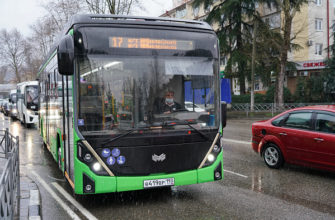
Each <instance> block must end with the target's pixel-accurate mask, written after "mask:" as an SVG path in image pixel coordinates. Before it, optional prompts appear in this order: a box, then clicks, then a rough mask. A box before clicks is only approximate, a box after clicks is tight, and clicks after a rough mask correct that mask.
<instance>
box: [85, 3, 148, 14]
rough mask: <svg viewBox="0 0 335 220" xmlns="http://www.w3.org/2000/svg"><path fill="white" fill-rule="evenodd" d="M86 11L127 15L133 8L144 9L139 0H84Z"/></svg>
mask: <svg viewBox="0 0 335 220" xmlns="http://www.w3.org/2000/svg"><path fill="white" fill-rule="evenodd" d="M85 1H86V5H87V8H88V11H89V12H91V13H94V14H107V13H108V14H117V15H129V14H131V13H133V12H134V10H135V9H141V10H144V8H143V6H142V1H141V0H85Z"/></svg>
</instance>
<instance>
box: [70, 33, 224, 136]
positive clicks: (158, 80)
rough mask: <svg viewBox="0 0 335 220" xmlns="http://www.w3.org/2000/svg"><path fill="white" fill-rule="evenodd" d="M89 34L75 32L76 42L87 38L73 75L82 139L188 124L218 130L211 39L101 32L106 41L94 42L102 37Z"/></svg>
mask: <svg viewBox="0 0 335 220" xmlns="http://www.w3.org/2000/svg"><path fill="white" fill-rule="evenodd" d="M84 30H85V29H84ZM94 31H95V32H94V37H95V38H94V37H93V36H91V32H90V31H87V30H86V31H82V32H81V33H80V35H78V34H77V36H80V41H83V40H84V39H88V40H87V41H88V42H84V43H83V45H86V49H85V51H86V53H82V55H80V56H78V65H79V68H78V70H79V71H78V73H77V84H78V85H79V86H78V92H77V95H78V97H77V100H78V105H79V106H78V116H77V125H78V128H79V130H80V131H81V132H82V133H83V135H85V134H90V133H91V131H101V132H111V133H123V132H125V131H129V130H132V129H141V128H149V129H150V128H155V130H159V131H160V130H162V129H164V131H167V132H168V131H171V130H173V131H176V130H185V129H190V125H191V126H192V127H193V128H195V129H199V130H203V129H217V128H218V126H219V85H218V74H217V72H218V59H217V54H215V50H214V48H215V47H216V40H215V39H216V38H215V36H214V35H212V34H205V35H203V33H199V34H197V33H192V34H188V35H187V34H185V32H178V33H177V32H175V31H171V33H170V32H168V31H166V32H164V36H156V34H157V35H158V34H159V33H161V32H162V31H159V30H155V31H152V30H150V31H145V32H144V33H146V32H147V33H149V34H150V36H146V35H145V34H144V33H142V32H141V31H139V30H136V31H135V32H134V33H133V32H132V31H129V32H126V31H125V30H122V31H124V32H126V33H123V34H124V35H126V36H127V37H124V36H121V37H120V36H119V37H110V35H113V34H106V36H105V38H106V39H108V40H107V41H106V40H105V41H103V40H100V41H99V40H96V37H97V36H99V37H102V38H103V36H104V34H105V33H104V32H102V33H100V34H98V35H97V34H96V32H99V31H100V29H99V28H96V29H94ZM122 31H118V32H116V33H118V34H119V35H120V32H121V33H122ZM139 32H141V33H140V36H139V37H137V36H138V33H139ZM180 33H182V34H180ZM141 34H142V35H141ZM83 35H85V36H83ZM198 35H201V36H202V37H201V36H198ZM181 36H182V37H181ZM185 36H187V37H185ZM204 36H207V38H206V37H204ZM170 38H172V39H177V40H171V39H170ZM90 39H91V41H90ZM93 39H95V40H93ZM75 40H76V39H75ZM205 41H206V42H207V43H206V42H205ZM97 42H107V43H106V44H105V46H103V45H101V44H99V45H98V44H97ZM94 46H95V47H94ZM83 51H84V49H83ZM190 104H191V107H190Z"/></svg>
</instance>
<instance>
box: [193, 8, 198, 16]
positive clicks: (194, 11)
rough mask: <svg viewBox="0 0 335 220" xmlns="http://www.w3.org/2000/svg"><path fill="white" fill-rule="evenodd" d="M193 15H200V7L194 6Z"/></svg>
mask: <svg viewBox="0 0 335 220" xmlns="http://www.w3.org/2000/svg"><path fill="white" fill-rule="evenodd" d="M193 15H194V17H198V15H199V7H196V8H193Z"/></svg>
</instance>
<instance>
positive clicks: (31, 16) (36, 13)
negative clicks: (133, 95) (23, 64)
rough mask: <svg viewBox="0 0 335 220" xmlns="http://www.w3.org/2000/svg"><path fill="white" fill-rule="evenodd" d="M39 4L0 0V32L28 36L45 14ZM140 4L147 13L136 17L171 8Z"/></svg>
mask: <svg viewBox="0 0 335 220" xmlns="http://www.w3.org/2000/svg"><path fill="white" fill-rule="evenodd" d="M44 1H45V0H44ZM78 1H80V0H78ZM81 1H83V0H81ZM41 2H42V0H0V30H1V29H3V28H5V29H7V30H11V29H12V28H17V29H18V30H19V31H20V32H21V33H23V34H24V35H25V36H28V35H29V34H30V28H29V26H30V25H31V24H33V23H34V22H35V21H36V20H37V19H38V18H39V17H41V16H43V15H44V14H45V13H46V12H45V10H44V9H43V8H41V7H40V6H39V5H40V3H41ZM142 2H143V6H144V8H145V9H146V10H147V11H143V12H138V13H137V15H142V16H159V15H161V14H163V13H164V12H165V11H166V10H170V9H171V8H172V0H142Z"/></svg>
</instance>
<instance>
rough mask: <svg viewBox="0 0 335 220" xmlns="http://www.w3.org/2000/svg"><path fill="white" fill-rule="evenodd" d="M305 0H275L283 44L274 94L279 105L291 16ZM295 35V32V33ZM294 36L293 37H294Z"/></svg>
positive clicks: (289, 40) (282, 100)
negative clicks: (278, 12) (279, 10)
mask: <svg viewBox="0 0 335 220" xmlns="http://www.w3.org/2000/svg"><path fill="white" fill-rule="evenodd" d="M307 2H308V1H307V0H296V1H290V0H280V1H279V0H276V3H277V5H278V7H279V8H280V9H281V10H282V15H283V18H282V20H283V26H282V29H281V31H282V34H283V45H282V47H281V50H280V55H279V57H280V72H279V74H278V75H277V82H276V93H275V94H276V96H275V103H276V104H278V106H279V107H282V106H283V104H284V78H285V72H286V64H287V59H288V52H289V51H290V50H291V48H292V44H291V42H292V33H291V32H292V22H293V18H294V16H295V15H296V13H297V12H299V11H300V9H301V8H302V6H303V5H304V4H307ZM295 37H296V34H295ZM295 37H294V38H295Z"/></svg>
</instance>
